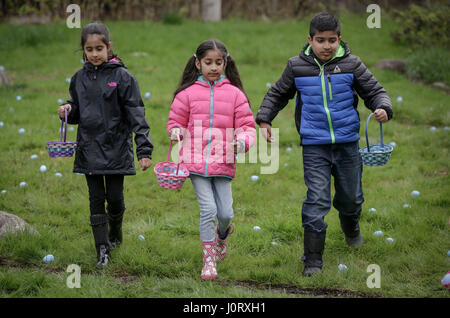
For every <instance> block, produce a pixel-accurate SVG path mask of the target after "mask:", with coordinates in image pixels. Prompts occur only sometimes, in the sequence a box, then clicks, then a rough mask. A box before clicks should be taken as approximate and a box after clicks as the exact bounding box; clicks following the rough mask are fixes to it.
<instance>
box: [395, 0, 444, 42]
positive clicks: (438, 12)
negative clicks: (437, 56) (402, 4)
mask: <svg viewBox="0 0 450 318" xmlns="http://www.w3.org/2000/svg"><path fill="white" fill-rule="evenodd" d="M394 16H395V18H396V22H397V25H398V27H397V29H396V30H395V31H394V32H393V33H392V37H393V39H394V41H396V42H398V43H401V44H406V45H408V46H411V47H420V46H422V47H424V46H426V47H430V46H432V45H438V46H441V47H445V48H448V47H449V44H450V38H449V36H448V30H449V19H448V17H449V16H450V4H448V3H446V4H442V5H440V6H430V5H428V6H425V7H420V6H418V5H415V4H413V5H411V7H410V8H409V9H408V10H404V11H398V10H395V11H394Z"/></svg>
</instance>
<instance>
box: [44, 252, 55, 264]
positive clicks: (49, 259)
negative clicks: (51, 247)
mask: <svg viewBox="0 0 450 318" xmlns="http://www.w3.org/2000/svg"><path fill="white" fill-rule="evenodd" d="M54 260H55V257H54V256H53V255H52V254H48V255H46V256H45V257H44V258H43V259H42V261H43V262H44V263H51V262H53V261H54Z"/></svg>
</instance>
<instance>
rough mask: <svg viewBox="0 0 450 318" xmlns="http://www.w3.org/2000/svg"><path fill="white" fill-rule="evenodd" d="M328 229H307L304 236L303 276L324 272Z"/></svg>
mask: <svg viewBox="0 0 450 318" xmlns="http://www.w3.org/2000/svg"><path fill="white" fill-rule="evenodd" d="M325 236H326V231H325V230H324V231H322V232H315V231H311V230H306V229H305V233H304V237H303V245H304V256H303V262H304V264H305V268H304V269H303V273H302V274H303V276H311V275H314V274H318V273H321V272H322V267H323V262H322V255H323V250H324V248H325Z"/></svg>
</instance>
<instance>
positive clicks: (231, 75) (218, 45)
mask: <svg viewBox="0 0 450 318" xmlns="http://www.w3.org/2000/svg"><path fill="white" fill-rule="evenodd" d="M209 50H219V51H220V52H221V53H222V56H223V59H224V61H225V63H226V67H225V76H226V77H227V78H228V80H229V81H230V83H231V84H232V85H234V86H236V87H237V88H239V89H240V90H241V91H242V92H243V93H244V95H245V96H246V97H247V95H246V94H245V91H244V86H243V85H242V81H241V77H240V75H239V71H238V69H237V66H236V63H235V61H234V59H233V58H232V57H231V56H230V54H229V53H228V51H227V48H226V47H225V45H224V44H223V43H222V42H220V41H218V40H207V41H204V42H202V43H201V44H200V45H199V46H198V48H197V50H196V51H195V54H194V55H192V56H191V57H190V58H189V60H188V62H187V64H186V67H185V68H184V72H183V75H182V76H181V80H180V83H179V84H178V88H177V89H176V90H175V93H174V94H173V96H174V98H175V96H176V95H177V94H178V93H179V92H181V91H182V90H184V89H186V88H187V87H189V86H191V85H192V84H194V83H195V81H196V80H197V78H198V76H199V75H200V74H199V70H198V69H197V67H196V66H195V61H196V60H197V59H198V60H199V61H200V60H201V59H202V58H203V57H204V56H205V55H206V52H207V51H209ZM247 100H248V97H247ZM249 103H250V102H249Z"/></svg>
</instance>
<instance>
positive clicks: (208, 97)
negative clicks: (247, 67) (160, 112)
mask: <svg viewBox="0 0 450 318" xmlns="http://www.w3.org/2000/svg"><path fill="white" fill-rule="evenodd" d="M174 127H179V128H181V130H182V133H181V134H182V138H183V145H182V150H181V153H180V158H181V162H183V164H184V165H185V166H186V167H187V169H188V170H189V172H190V173H193V174H198V175H201V176H205V177H208V176H226V177H229V178H234V176H235V171H236V166H235V155H234V151H233V147H232V145H231V142H233V141H234V140H236V141H238V142H239V143H240V144H241V145H242V151H245V152H246V151H248V150H249V149H250V147H251V146H253V144H254V143H255V139H256V128H255V121H254V118H253V113H252V111H251V110H250V106H249V103H248V100H247V97H246V96H245V95H244V93H243V92H242V91H241V90H240V89H238V88H237V87H236V86H234V85H232V84H231V83H230V81H229V80H228V79H227V78H225V77H223V76H222V77H221V79H220V80H218V81H215V82H214V83H209V82H208V81H205V80H204V79H203V76H200V77H199V78H198V80H197V81H196V82H195V83H194V84H192V85H191V86H189V87H188V88H186V89H184V90H182V91H181V92H179V93H178V94H177V95H176V96H175V98H174V100H173V102H172V107H171V109H170V113H169V122H168V123H167V133H169V131H170V130H171V129H172V128H174ZM243 146H245V147H243Z"/></svg>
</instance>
